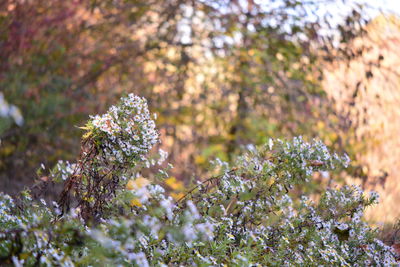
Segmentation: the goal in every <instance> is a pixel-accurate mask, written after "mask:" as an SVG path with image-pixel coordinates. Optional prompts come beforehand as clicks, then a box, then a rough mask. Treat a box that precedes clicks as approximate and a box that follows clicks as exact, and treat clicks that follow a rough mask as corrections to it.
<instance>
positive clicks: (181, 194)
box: [170, 192, 185, 201]
mask: <svg viewBox="0 0 400 267" xmlns="http://www.w3.org/2000/svg"><path fill="white" fill-rule="evenodd" d="M170 196H171V197H172V198H173V199H175V200H176V201H177V200H179V199H181V198H183V197H184V196H185V194H184V193H182V192H180V193H175V192H171V193H170Z"/></svg>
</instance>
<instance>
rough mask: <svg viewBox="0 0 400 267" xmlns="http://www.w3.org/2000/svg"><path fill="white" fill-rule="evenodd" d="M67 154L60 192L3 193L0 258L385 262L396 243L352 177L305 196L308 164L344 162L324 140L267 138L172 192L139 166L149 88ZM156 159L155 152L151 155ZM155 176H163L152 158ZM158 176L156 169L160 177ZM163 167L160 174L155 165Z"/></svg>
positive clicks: (151, 130)
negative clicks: (41, 195)
mask: <svg viewBox="0 0 400 267" xmlns="http://www.w3.org/2000/svg"><path fill="white" fill-rule="evenodd" d="M83 128H84V129H85V130H86V134H85V135H84V137H83V139H82V147H81V154H80V156H79V159H78V161H77V162H76V163H75V164H69V163H60V164H58V165H57V166H56V167H55V168H54V169H53V170H52V172H51V176H52V180H53V181H62V182H63V183H64V190H63V192H62V193H61V196H60V199H59V201H58V202H57V203H56V202H53V203H52V204H48V203H46V202H45V201H43V200H38V201H36V200H33V199H32V197H31V196H30V193H29V192H28V191H26V192H22V193H21V196H20V197H18V198H16V199H12V198H11V197H10V196H8V195H4V194H1V195H0V228H1V229H2V230H1V233H0V240H1V242H0V263H2V264H7V263H8V264H14V265H16V266H22V265H28V266H33V265H35V266H36V265H62V266H74V265H80V266H81V265H83V266H108V265H110V266H122V265H127V266H131V265H136V266H175V265H181V266H182V265H183V266H192V265H194V266H289V265H298V266H300V265H301V266H319V265H326V266H332V265H333V266H367V265H377V266H391V265H395V264H396V261H395V255H394V252H393V251H392V250H391V248H389V247H388V246H386V245H384V244H383V243H382V242H381V241H380V240H378V239H377V238H376V231H375V230H374V229H372V228H371V227H369V226H368V224H367V223H366V222H364V221H363V220H362V216H363V211H364V209H365V208H366V207H368V206H369V205H372V204H374V203H375V202H376V201H377V198H378V196H377V195H376V194H371V195H370V196H369V197H367V196H365V195H364V194H363V192H362V191H361V190H360V189H359V188H357V187H349V186H346V187H342V188H340V189H327V190H326V191H325V192H324V193H323V194H322V195H321V196H320V198H319V200H318V201H316V200H315V201H312V200H311V198H310V197H309V196H307V193H305V192H306V191H305V190H304V188H306V185H307V184H308V183H310V181H311V179H312V175H313V173H314V172H327V171H333V170H334V169H335V168H340V167H341V166H343V165H344V166H345V167H346V166H347V164H348V163H349V159H348V157H347V156H342V157H341V156H338V155H337V154H331V153H329V151H328V150H327V148H326V146H325V145H324V144H322V143H321V142H320V141H313V142H312V143H306V142H304V141H303V140H302V139H301V138H294V139H293V140H292V141H290V142H286V141H281V140H269V142H268V143H267V144H265V145H264V146H262V147H258V148H255V147H252V146H249V147H248V151H247V152H246V153H244V154H243V155H242V156H241V157H239V158H238V159H237V160H236V161H234V163H233V164H232V166H230V165H229V164H228V163H225V162H221V161H220V160H216V161H215V163H216V164H215V165H214V169H213V171H214V172H218V174H217V175H216V176H213V177H211V178H208V179H206V180H203V181H201V182H200V181H199V182H198V183H197V185H196V186H194V187H193V188H192V189H191V190H190V191H188V192H187V193H186V194H185V195H184V196H182V197H181V198H180V199H178V200H174V199H173V198H171V197H170V196H168V194H167V193H166V190H165V188H164V187H163V185H164V184H165V182H164V180H163V179H155V180H150V179H147V178H144V177H141V176H140V175H138V173H140V172H141V171H142V170H143V169H144V168H146V167H148V166H149V165H155V164H156V163H157V161H162V160H163V158H165V153H160V154H161V155H160V157H161V158H159V159H158V160H156V159H154V158H151V157H149V156H148V154H149V153H148V152H149V151H150V150H151V148H152V147H153V146H154V145H155V144H156V143H157V142H158V133H157V131H156V128H155V123H154V121H153V120H152V118H151V116H150V113H149V111H148V108H147V104H146V101H145V99H143V98H139V97H137V96H134V95H129V96H127V97H125V98H123V99H122V101H121V103H120V104H119V105H117V106H114V107H111V108H110V109H109V111H108V112H107V113H106V114H105V115H102V116H95V117H92V118H91V119H90V121H89V122H88V124H87V125H86V126H85V127H83ZM158 163H160V162H158ZM159 174H160V175H159V176H163V177H164V178H165V177H167V176H168V174H167V171H166V170H162V169H161V170H160V172H159ZM159 178H160V177H159ZM161 178H162V177H161Z"/></svg>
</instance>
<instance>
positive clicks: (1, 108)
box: [0, 92, 24, 126]
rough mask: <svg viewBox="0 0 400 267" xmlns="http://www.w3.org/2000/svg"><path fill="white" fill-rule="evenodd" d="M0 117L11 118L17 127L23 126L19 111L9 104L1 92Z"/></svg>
mask: <svg viewBox="0 0 400 267" xmlns="http://www.w3.org/2000/svg"><path fill="white" fill-rule="evenodd" d="M0 117H5V118H12V119H13V120H14V122H15V123H16V124H17V125H18V126H22V124H24V118H23V117H22V114H21V111H20V110H19V108H17V107H16V106H15V105H11V104H9V103H8V102H7V101H6V100H5V99H4V95H3V93H2V92H0Z"/></svg>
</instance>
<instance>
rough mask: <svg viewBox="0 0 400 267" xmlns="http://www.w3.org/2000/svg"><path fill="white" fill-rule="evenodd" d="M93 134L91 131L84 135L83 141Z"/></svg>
mask: <svg viewBox="0 0 400 267" xmlns="http://www.w3.org/2000/svg"><path fill="white" fill-rule="evenodd" d="M92 133H93V132H92V131H89V132H87V133H85V134H84V135H83V139H87V138H89V136H91V135H92Z"/></svg>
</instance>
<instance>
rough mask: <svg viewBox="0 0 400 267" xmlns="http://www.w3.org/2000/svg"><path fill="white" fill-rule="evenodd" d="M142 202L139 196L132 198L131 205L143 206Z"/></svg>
mask: <svg viewBox="0 0 400 267" xmlns="http://www.w3.org/2000/svg"><path fill="white" fill-rule="evenodd" d="M142 206H143V205H142V203H141V202H140V200H139V199H138V198H133V199H131V207H142Z"/></svg>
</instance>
